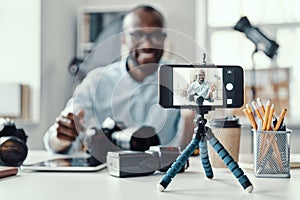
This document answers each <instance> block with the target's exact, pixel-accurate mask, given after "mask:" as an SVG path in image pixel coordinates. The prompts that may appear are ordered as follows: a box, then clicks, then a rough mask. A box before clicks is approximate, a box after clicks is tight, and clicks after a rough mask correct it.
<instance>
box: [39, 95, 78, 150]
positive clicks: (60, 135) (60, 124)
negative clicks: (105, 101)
mask: <svg viewBox="0 0 300 200" xmlns="http://www.w3.org/2000/svg"><path fill="white" fill-rule="evenodd" d="M72 108H73V99H70V100H69V101H68V103H67V104H66V107H65V109H64V110H63V111H62V112H61V113H60V116H59V117H58V118H57V120H56V122H55V123H54V124H53V125H52V126H50V128H49V129H48V130H47V132H46V133H45V135H44V138H43V139H44V146H45V148H46V150H48V151H51V152H55V153H68V152H71V151H75V150H76V151H77V150H79V149H80V148H81V142H80V141H79V139H78V138H77V137H78V135H79V132H80V131H81V130H83V129H82V128H83V127H82V126H81V125H80V124H79V123H82V119H83V115H84V112H83V111H81V112H80V113H79V114H78V115H74V114H73V109H72ZM79 129H80V130H79Z"/></svg>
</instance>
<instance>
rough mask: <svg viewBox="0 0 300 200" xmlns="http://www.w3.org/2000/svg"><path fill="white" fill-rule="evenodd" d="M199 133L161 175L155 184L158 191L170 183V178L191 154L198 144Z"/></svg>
mask: <svg viewBox="0 0 300 200" xmlns="http://www.w3.org/2000/svg"><path fill="white" fill-rule="evenodd" d="M199 141H200V135H198V134H196V135H195V137H194V138H193V140H192V141H191V143H190V144H189V145H188V146H187V147H186V148H185V150H184V151H183V152H182V153H181V155H180V156H178V158H177V159H176V161H175V162H174V163H173V164H172V165H171V167H170V168H169V169H168V171H167V172H166V174H165V175H164V176H163V178H162V179H161V181H160V182H159V184H157V189H158V190H159V191H161V192H162V191H164V190H165V189H166V188H167V187H168V185H169V184H170V183H171V181H172V178H174V177H175V176H176V174H177V173H178V172H179V171H180V169H181V168H182V166H183V165H184V164H185V162H186V161H187V159H188V158H189V157H190V156H191V155H192V153H193V152H194V151H195V149H196V148H197V146H198V145H199Z"/></svg>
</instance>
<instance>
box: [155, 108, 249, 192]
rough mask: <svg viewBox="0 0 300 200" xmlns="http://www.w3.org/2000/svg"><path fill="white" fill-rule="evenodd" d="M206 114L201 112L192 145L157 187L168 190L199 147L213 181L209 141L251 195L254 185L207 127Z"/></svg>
mask: <svg viewBox="0 0 300 200" xmlns="http://www.w3.org/2000/svg"><path fill="white" fill-rule="evenodd" d="M204 113H205V112H201V114H200V116H199V118H198V119H197V121H196V125H197V127H196V129H195V133H194V137H193V139H192V141H191V143H190V144H189V145H188V146H187V147H186V148H185V150H184V151H183V152H182V154H181V155H180V156H178V158H177V159H176V161H175V162H174V163H173V164H172V165H171V167H170V168H169V169H168V171H167V172H166V174H165V175H164V176H163V178H162V180H161V181H160V183H159V184H158V185H157V188H158V190H159V191H164V190H165V189H166V188H167V186H168V185H169V184H170V182H171V181H172V178H174V177H175V176H176V174H177V173H178V172H179V170H180V169H181V168H182V166H183V165H184V164H185V162H186V161H187V159H188V158H189V157H190V156H191V155H192V153H193V152H194V150H195V149H196V148H197V147H198V145H199V147H200V157H201V162H202V166H203V168H204V171H205V174H206V177H207V178H210V179H212V178H213V176H214V175H213V171H212V168H211V165H210V161H209V157H208V151H207V140H208V141H209V143H210V145H211V146H212V147H213V149H214V150H215V151H216V152H217V153H218V155H219V156H220V158H221V159H222V160H223V161H224V163H225V164H226V165H227V167H228V168H229V169H230V171H231V172H232V173H233V175H234V176H235V177H236V178H237V180H238V181H239V183H240V184H241V185H242V187H243V188H244V190H246V191H247V192H249V193H250V192H252V191H253V185H252V184H251V182H250V181H249V179H248V177H247V176H246V175H245V174H244V171H243V170H242V169H241V168H240V167H239V165H238V164H237V163H236V162H235V161H234V159H233V158H232V157H231V155H230V154H229V153H228V152H227V150H226V149H225V148H224V146H223V145H222V144H221V143H220V142H219V140H218V139H217V138H216V137H215V136H214V134H213V133H212V131H211V129H210V128H209V127H207V126H206V125H205V124H206V122H207V120H206V119H204ZM206 113H207V112H206Z"/></svg>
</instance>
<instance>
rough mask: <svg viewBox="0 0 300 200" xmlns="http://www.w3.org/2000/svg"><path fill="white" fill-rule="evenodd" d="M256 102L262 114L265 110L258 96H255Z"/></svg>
mask: <svg viewBox="0 0 300 200" xmlns="http://www.w3.org/2000/svg"><path fill="white" fill-rule="evenodd" d="M257 103H258V105H259V107H260V109H261V112H262V114H263V115H264V114H265V112H266V111H265V107H264V105H263V104H262V102H261V100H260V98H257Z"/></svg>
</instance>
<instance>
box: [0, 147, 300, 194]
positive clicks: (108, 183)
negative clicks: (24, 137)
mask: <svg viewBox="0 0 300 200" xmlns="http://www.w3.org/2000/svg"><path fill="white" fill-rule="evenodd" d="M53 157H58V155H54V156H53V155H52V154H49V153H47V152H44V151H31V152H30V153H29V155H28V157H27V159H26V162H27V163H29V162H35V161H40V160H43V159H47V158H53ZM244 172H245V173H246V175H247V176H248V178H249V179H250V181H251V182H252V184H253V185H254V191H253V193H250V194H249V193H247V192H245V191H244V190H243V189H242V187H241V186H240V185H239V183H238V182H237V180H236V179H235V178H234V176H233V175H232V174H231V173H230V171H229V170H224V169H221V170H220V169H215V170H214V174H215V176H214V178H213V179H212V180H209V179H207V178H205V175H204V173H203V169H202V166H201V164H200V159H199V157H192V158H190V168H189V169H188V170H187V171H186V172H184V173H181V174H177V176H176V177H175V178H174V179H173V181H172V182H171V183H170V185H169V186H168V188H167V190H166V191H164V192H159V191H157V190H156V185H157V183H158V182H159V181H160V179H161V178H162V176H163V173H155V174H153V175H149V176H144V177H134V178H116V177H113V176H110V175H109V174H108V173H107V171H106V169H104V170H101V171H98V172H84V173H78V172H71V173H70V172H67V173H62V172H32V171H21V172H20V173H19V175H18V176H13V177H7V178H4V179H0V198H1V199H7V200H40V199H43V200H48V199H49V200H53V199H55V200H60V199H63V200H67V199H71V200H77V199H78V200H79V199H80V200H82V199H113V200H115V199H118V200H119V199H124V200H127V199H128V200H135V199H138V200H141V199H142V200H147V199H149V200H154V199H171V200H177V199H178V200H182V199H188V200H192V199H197V200H199V199H208V198H209V199H212V200H213V199H218V200H220V199H243V200H247V199H263V200H265V199H271V198H272V199H289V200H291V199H299V197H300V193H299V185H300V169H292V170H291V178H257V177H255V176H254V173H253V171H252V170H250V169H244Z"/></svg>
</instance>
